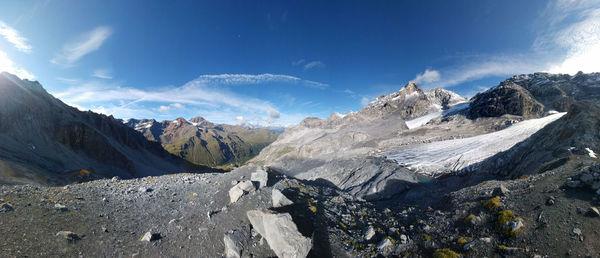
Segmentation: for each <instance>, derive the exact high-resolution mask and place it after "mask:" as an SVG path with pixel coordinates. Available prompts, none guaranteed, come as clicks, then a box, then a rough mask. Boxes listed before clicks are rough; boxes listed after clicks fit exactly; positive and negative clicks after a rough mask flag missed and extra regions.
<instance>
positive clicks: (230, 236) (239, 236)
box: [223, 226, 250, 258]
mask: <svg viewBox="0 0 600 258" xmlns="http://www.w3.org/2000/svg"><path fill="white" fill-rule="evenodd" d="M249 239H250V227H248V226H244V227H241V228H238V229H234V230H230V231H229V232H227V233H225V235H224V236H223V242H224V243H225V256H226V257H228V258H233V257H235V258H240V257H241V256H242V250H244V248H245V247H246V246H247V245H248V240H249Z"/></svg>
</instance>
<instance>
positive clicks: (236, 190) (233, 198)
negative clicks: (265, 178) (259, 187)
mask: <svg viewBox="0 0 600 258" xmlns="http://www.w3.org/2000/svg"><path fill="white" fill-rule="evenodd" d="M255 190H256V188H254V185H253V184H252V182H251V181H249V180H245V181H242V182H240V183H238V184H237V185H235V186H234V187H232V188H231V189H229V200H230V202H231V203H235V202H237V200H239V199H240V197H242V195H244V194H246V193H250V192H254V191H255Z"/></svg>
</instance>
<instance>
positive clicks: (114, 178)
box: [110, 176, 121, 182]
mask: <svg viewBox="0 0 600 258" xmlns="http://www.w3.org/2000/svg"><path fill="white" fill-rule="evenodd" d="M120 179H121V178H120V177H118V176H113V177H112V178H111V179H110V181H113V182H116V181H119V180H120Z"/></svg>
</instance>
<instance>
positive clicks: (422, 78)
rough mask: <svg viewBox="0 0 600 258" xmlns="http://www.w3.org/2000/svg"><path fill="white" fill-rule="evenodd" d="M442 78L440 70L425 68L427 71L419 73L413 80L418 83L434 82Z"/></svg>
mask: <svg viewBox="0 0 600 258" xmlns="http://www.w3.org/2000/svg"><path fill="white" fill-rule="evenodd" d="M439 80H440V72H438V71H436V70H429V69H425V72H423V73H420V74H417V76H416V77H415V78H414V79H413V81H414V82H415V83H417V84H421V83H432V82H437V81H439Z"/></svg>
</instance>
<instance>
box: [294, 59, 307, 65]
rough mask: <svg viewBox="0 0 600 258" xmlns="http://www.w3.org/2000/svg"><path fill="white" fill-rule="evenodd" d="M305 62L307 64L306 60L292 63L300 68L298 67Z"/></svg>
mask: <svg viewBox="0 0 600 258" xmlns="http://www.w3.org/2000/svg"><path fill="white" fill-rule="evenodd" d="M304 62H306V60H304V59H300V60H297V61H294V62H292V66H298V65H301V64H303V63H304Z"/></svg>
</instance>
